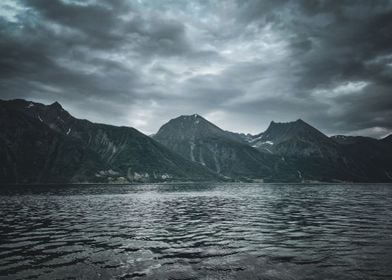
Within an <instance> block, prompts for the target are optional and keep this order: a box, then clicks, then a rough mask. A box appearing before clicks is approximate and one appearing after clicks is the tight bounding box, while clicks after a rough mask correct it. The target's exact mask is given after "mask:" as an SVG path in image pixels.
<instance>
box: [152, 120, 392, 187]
mask: <svg viewBox="0 0 392 280" xmlns="http://www.w3.org/2000/svg"><path fill="white" fill-rule="evenodd" d="M342 137H343V136H341V137H338V136H337V137H328V136H326V135H325V134H323V133H322V132H321V131H319V130H317V129H316V128H314V127H313V126H311V125H309V124H308V123H306V122H304V121H303V120H301V119H299V120H297V121H294V122H287V123H277V122H273V121H272V122H271V124H270V125H269V127H268V128H267V130H266V131H265V132H262V133H259V134H257V135H250V134H239V133H233V132H229V131H224V130H222V129H220V128H219V127H217V126H216V125H214V124H212V123H210V122H209V121H207V120H205V119H204V118H202V117H201V116H199V115H197V114H194V115H190V116H180V117H178V118H175V119H173V120H170V121H169V122H168V123H166V124H164V125H163V126H162V127H161V128H160V129H159V131H158V132H157V133H156V134H155V135H154V139H156V140H157V141H159V142H160V143H162V144H163V145H165V146H166V147H168V148H169V149H171V150H172V151H174V152H176V153H178V154H180V155H181V156H183V157H185V158H187V159H190V160H192V161H194V162H198V163H200V164H202V165H204V166H206V167H208V168H209V169H210V170H212V171H214V172H217V173H219V174H222V175H224V176H227V177H231V178H235V179H241V178H248V179H264V180H265V181H280V182H284V181H292V182H306V181H324V182H341V181H345V182H389V181H392V176H391V174H392V170H391V168H392V145H391V143H392V140H391V139H392V136H389V137H387V138H385V139H383V140H376V139H371V138H365V137H363V138H358V139H355V141H354V140H353V139H352V140H350V141H348V139H349V138H350V137H347V138H346V140H345V141H343V140H342ZM350 139H351V138H350ZM351 142H353V143H351Z"/></svg>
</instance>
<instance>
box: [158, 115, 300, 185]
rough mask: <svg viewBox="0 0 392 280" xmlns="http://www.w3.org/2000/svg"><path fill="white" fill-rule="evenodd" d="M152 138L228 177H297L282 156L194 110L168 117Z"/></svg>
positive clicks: (287, 178) (274, 178)
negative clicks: (247, 141) (257, 146)
mask: <svg viewBox="0 0 392 280" xmlns="http://www.w3.org/2000/svg"><path fill="white" fill-rule="evenodd" d="M154 139H156V140H157V141H159V142H160V143H162V144H163V145H165V146H166V147H168V148H170V149H171V150H173V151H175V152H177V153H178V154H180V155H182V156H183V157H185V158H187V159H190V160H192V161H194V162H198V163H200V164H202V165H204V166H206V167H208V168H209V169H210V170H213V171H215V172H217V173H219V174H222V175H224V176H227V177H231V178H259V179H264V180H270V181H274V180H277V178H278V177H279V179H280V180H281V181H285V180H294V181H295V180H297V175H296V172H295V171H294V170H292V168H291V167H290V165H289V164H288V163H287V162H286V161H284V160H282V159H281V157H278V156H271V155H267V154H263V153H261V152H259V151H257V150H256V149H254V148H252V147H250V146H249V145H247V144H244V143H243V142H242V141H241V140H239V139H238V138H237V137H236V136H235V135H233V134H232V133H230V132H227V131H224V130H222V129H220V128H219V127H217V126H215V125H214V124H212V123H210V122H209V121H207V120H206V119H204V118H202V117H201V116H199V115H197V114H194V115H189V116H180V117H178V118H175V119H172V120H170V121H169V122H168V123H166V124H164V125H163V126H162V127H161V128H160V129H159V131H158V132H157V133H156V134H155V135H154Z"/></svg>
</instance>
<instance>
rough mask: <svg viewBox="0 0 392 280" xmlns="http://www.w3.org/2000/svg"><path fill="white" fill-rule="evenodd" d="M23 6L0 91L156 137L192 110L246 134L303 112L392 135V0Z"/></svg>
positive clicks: (5, 49)
mask: <svg viewBox="0 0 392 280" xmlns="http://www.w3.org/2000/svg"><path fill="white" fill-rule="evenodd" d="M15 3H16V4H15V5H19V7H21V9H17V11H15V14H16V16H14V17H13V18H15V20H13V21H10V20H9V17H7V16H5V15H4V13H5V12H6V9H4V12H3V14H2V13H0V92H1V94H0V98H6V99H11V98H19V97H22V98H27V99H32V100H37V101H41V102H47V103H49V102H53V101H54V100H59V101H60V102H61V103H63V104H64V106H65V107H67V106H68V108H67V109H69V110H70V111H71V112H72V113H74V114H75V115H77V116H78V117H86V118H87V117H89V118H92V120H95V121H103V122H108V123H113V124H121V125H131V126H135V127H136V128H139V129H141V130H142V131H144V132H146V133H152V132H155V131H156V130H157V129H158V128H159V126H160V125H161V124H163V123H164V122H165V121H167V119H169V118H172V117H175V116H176V115H178V114H186V113H189V114H191V113H200V114H204V115H206V116H208V117H210V119H211V120H212V121H216V122H217V123H218V124H219V125H221V126H222V127H223V128H225V129H231V130H234V131H241V132H253V133H256V132H260V131H262V130H263V129H265V128H266V126H267V125H268V123H269V122H270V121H271V120H272V119H274V120H276V121H288V120H294V119H297V118H302V119H304V120H306V121H309V122H310V123H311V124H313V125H315V126H316V127H318V128H320V129H321V130H322V131H324V132H326V133H328V134H334V133H347V134H350V133H357V132H358V131H362V132H364V133H365V134H366V133H367V134H369V135H372V136H377V137H379V136H382V135H384V134H385V133H386V132H388V131H392V127H391V125H390V123H392V113H391V112H392V97H391V95H390V94H391V87H392V66H391V65H392V64H391V63H392V35H391V32H390V30H392V1H387V0H385V1H384V0H380V1H364V0H363V1H361V0H358V1H321V0H317V1H305V0H303V1H293V0H291V1H289V0H280V1H256V0H247V1H236V0H232V1H222V2H217V1H154V2H150V1H137V2H136V1H127V0H121V1H108V0H107V1H106V0H105V1H88V2H84V1H83V2H81V1H70V0H69V1H62V0H53V1H44V0H31V1H17V2H15ZM11 8H12V7H11ZM0 9H1V4H0ZM9 9H10V7H7V11H9ZM2 15H3V16H2ZM361 84H363V85H366V86H363V87H357V88H356V87H355V86H351V87H350V85H361ZM347 85H348V86H347Z"/></svg>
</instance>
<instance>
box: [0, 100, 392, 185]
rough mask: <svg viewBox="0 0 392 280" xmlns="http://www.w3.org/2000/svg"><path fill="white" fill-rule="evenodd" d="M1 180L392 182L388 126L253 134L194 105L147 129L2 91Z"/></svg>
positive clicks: (299, 124) (293, 125)
mask: <svg viewBox="0 0 392 280" xmlns="http://www.w3.org/2000/svg"><path fill="white" fill-rule="evenodd" d="M0 157H1V159H2V160H1V162H0V182H1V183H71V182H75V183H76V182H116V183H127V182H162V181H222V180H227V181H256V182H262V181H263V182H316V181H323V182H342V181H343V182H391V181H392V136H391V135H390V136H388V137H385V138H383V139H380V140H377V139H373V138H369V137H359V136H358V137H354V136H343V135H337V136H332V137H328V136H326V135H325V134H323V133H322V132H320V131H319V130H317V129H316V128H314V127H312V126H311V125H309V124H308V123H306V122H305V121H303V120H301V119H299V120H296V121H293V122H288V123H276V122H273V121H272V122H271V123H270V125H269V127H268V129H267V130H266V131H264V132H261V133H259V134H256V135H251V134H247V135H245V134H238V133H234V132H229V131H225V130H222V129H220V128H219V127H217V126H216V125H214V124H213V123H211V122H209V121H208V120H206V119H204V118H203V117H202V116H200V115H198V114H192V115H188V116H180V117H178V118H175V119H172V120H170V121H168V122H167V123H166V124H164V125H163V126H162V127H161V128H160V129H159V131H158V132H157V133H156V134H155V135H154V136H152V137H149V136H146V135H144V134H143V133H141V132H139V131H138V130H136V129H134V128H131V127H117V126H112V125H105V124H97V123H92V122H90V121H88V120H81V119H77V118H74V117H73V116H71V115H70V114H69V113H68V112H67V111H66V110H64V108H63V107H62V106H61V105H60V104H59V103H57V102H55V103H53V104H51V105H43V104H40V103H35V102H30V101H26V100H22V99H16V100H10V101H0Z"/></svg>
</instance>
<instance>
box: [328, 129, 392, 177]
mask: <svg viewBox="0 0 392 280" xmlns="http://www.w3.org/2000/svg"><path fill="white" fill-rule="evenodd" d="M331 139H333V140H334V141H336V142H337V143H339V145H340V146H341V147H342V149H343V150H344V153H345V155H346V156H347V157H348V158H350V159H351V160H352V162H354V163H355V165H356V167H357V169H358V172H359V173H360V174H363V175H365V176H366V177H367V178H369V179H368V180H369V181H371V182H377V181H383V182H385V181H391V180H392V137H391V135H390V136H388V137H385V138H383V139H380V140H378V139H373V138H370V137H363V136H344V135H335V136H332V137H331Z"/></svg>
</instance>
